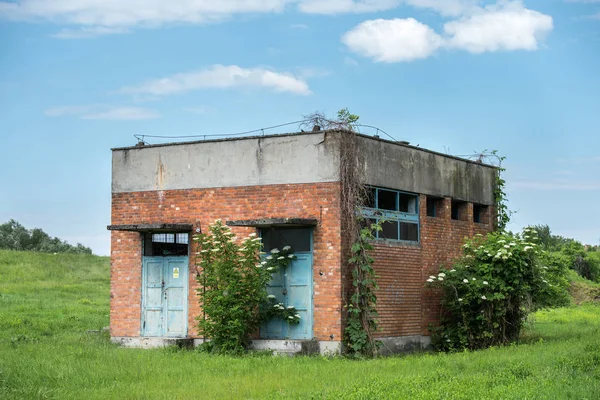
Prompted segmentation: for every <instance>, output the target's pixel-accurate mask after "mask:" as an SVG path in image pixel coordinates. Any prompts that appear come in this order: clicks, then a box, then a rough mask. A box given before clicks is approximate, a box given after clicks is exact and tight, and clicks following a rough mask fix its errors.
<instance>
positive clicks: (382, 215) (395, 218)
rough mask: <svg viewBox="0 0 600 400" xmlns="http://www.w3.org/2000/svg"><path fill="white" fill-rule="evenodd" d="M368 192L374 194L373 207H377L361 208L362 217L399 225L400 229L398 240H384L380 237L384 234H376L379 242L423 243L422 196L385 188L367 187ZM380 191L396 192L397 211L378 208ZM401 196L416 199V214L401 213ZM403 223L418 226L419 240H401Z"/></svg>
mask: <svg viewBox="0 0 600 400" xmlns="http://www.w3.org/2000/svg"><path fill="white" fill-rule="evenodd" d="M367 190H369V191H373V193H374V197H373V205H374V206H375V208H372V207H365V206H363V207H361V208H360V214H361V216H363V217H364V218H365V219H368V220H376V221H378V220H384V221H389V222H397V223H398V227H397V237H398V239H390V238H383V237H380V235H381V233H382V232H374V235H375V238H376V239H377V240H385V241H391V242H399V243H410V244H419V243H421V224H420V219H419V216H420V210H419V201H420V196H419V194H418V193H412V192H405V191H402V190H395V189H388V188H383V187H378V186H367ZM380 190H383V191H386V192H394V193H395V194H396V210H397V211H395V210H394V211H393V210H386V209H382V208H377V207H378V205H379V191H380ZM401 195H405V196H411V197H414V200H415V204H414V210H415V212H414V213H411V212H405V211H400V196H401ZM402 223H406V224H413V225H416V228H417V240H407V239H401V230H402V228H401V224H402Z"/></svg>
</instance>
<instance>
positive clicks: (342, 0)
mask: <svg viewBox="0 0 600 400" xmlns="http://www.w3.org/2000/svg"><path fill="white" fill-rule="evenodd" d="M399 5H400V0H303V1H301V2H300V4H299V5H298V8H299V9H300V11H302V12H304V13H308V14H338V13H367V12H375V11H384V10H390V9H392V8H396V7H398V6H399Z"/></svg>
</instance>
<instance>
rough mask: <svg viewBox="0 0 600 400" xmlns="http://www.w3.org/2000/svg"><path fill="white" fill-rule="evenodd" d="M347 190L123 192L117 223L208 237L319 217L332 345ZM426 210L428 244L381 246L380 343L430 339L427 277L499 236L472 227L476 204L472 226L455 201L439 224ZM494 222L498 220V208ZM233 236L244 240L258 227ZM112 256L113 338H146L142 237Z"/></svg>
mask: <svg viewBox="0 0 600 400" xmlns="http://www.w3.org/2000/svg"><path fill="white" fill-rule="evenodd" d="M339 189H340V186H339V183H320V184H302V185H267V186H253V187H235V188H217V189H193V190H171V191H155V192H135V193H115V194H113V199H112V201H113V207H112V224H113V225H120V224H136V223H192V224H198V223H199V225H200V226H201V227H202V229H203V231H206V229H207V226H208V224H210V223H212V222H213V221H214V220H215V219H217V218H220V219H222V220H223V221H227V220H237V219H258V218H265V217H272V218H285V217H288V218H299V217H302V218H316V219H317V220H319V221H320V222H319V225H318V226H317V227H316V228H315V231H314V235H313V240H314V243H313V246H314V255H313V257H314V258H313V281H314V300H313V307H314V309H313V315H314V324H313V330H314V336H315V337H316V338H317V339H319V340H330V335H334V340H340V339H341V337H342V333H343V332H342V306H343V304H344V302H345V299H343V298H342V293H345V292H346V291H347V290H349V279H348V275H347V274H348V272H346V279H342V278H343V277H342V254H347V251H348V248H349V243H346V242H347V241H343V240H342V233H341V227H340V215H339V212H340V211H339V204H340V191H339ZM426 203H427V202H426V196H424V195H421V196H420V215H421V217H420V226H421V233H420V238H421V243H420V244H415V245H411V244H401V243H397V242H396V243H394V242H376V243H375V251H374V257H375V260H376V262H375V269H376V271H377V273H378V274H379V286H380V289H379V291H378V306H377V309H378V311H379V316H380V331H379V332H378V333H377V335H378V336H379V337H387V336H406V335H419V334H424V335H428V334H429V332H428V331H427V327H428V325H429V323H434V324H435V323H436V322H437V321H438V320H439V293H438V292H437V291H435V290H433V289H430V288H426V287H424V283H425V281H426V279H427V276H429V275H433V274H437V272H438V270H439V267H440V266H442V265H447V264H448V263H449V262H450V261H451V260H452V259H453V258H455V257H457V256H459V255H460V251H461V247H460V246H461V245H462V243H463V240H464V237H467V236H472V235H474V234H475V233H482V234H484V233H486V232H488V231H490V230H492V225H490V224H478V223H473V222H472V221H473V206H472V204H467V207H466V211H467V212H466V215H465V220H464V221H454V220H451V219H450V203H451V200H450V199H449V198H446V199H444V200H443V201H442V203H443V207H441V209H438V211H439V216H436V217H427V212H426ZM488 215H493V210H492V209H491V208H490V210H489V211H488ZM485 220H486V221H489V220H491V218H489V217H488V218H487V219H485ZM233 230H234V232H235V233H236V234H237V235H238V236H244V235H247V234H249V233H251V232H253V231H254V228H243V227H233ZM111 249H112V252H111V311H110V317H111V335H112V336H139V334H140V319H141V309H140V303H141V258H142V255H141V235H140V234H139V233H135V232H116V231H113V232H112V242H111ZM192 262H193V257H190V275H189V296H188V309H189V320H188V334H189V336H193V337H195V336H197V332H196V330H195V326H196V320H195V318H196V317H197V316H199V315H200V312H201V310H200V306H199V305H198V301H197V300H198V298H197V296H195V289H196V288H197V287H198V286H197V283H196V280H195V270H194V268H193V265H192ZM321 273H322V274H321ZM342 283H344V287H342Z"/></svg>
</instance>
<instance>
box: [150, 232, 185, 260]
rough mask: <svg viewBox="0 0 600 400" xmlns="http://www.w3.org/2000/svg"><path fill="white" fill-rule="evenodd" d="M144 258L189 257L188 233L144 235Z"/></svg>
mask: <svg viewBox="0 0 600 400" xmlns="http://www.w3.org/2000/svg"><path fill="white" fill-rule="evenodd" d="M143 239H144V256H145V257H161V256H162V257H165V256H187V255H188V246H189V234H188V233H175V232H173V233H144V238H143Z"/></svg>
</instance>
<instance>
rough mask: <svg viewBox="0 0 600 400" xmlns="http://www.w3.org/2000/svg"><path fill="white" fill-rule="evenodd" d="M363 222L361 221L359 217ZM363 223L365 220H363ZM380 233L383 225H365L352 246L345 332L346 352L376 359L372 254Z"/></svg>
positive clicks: (375, 277)
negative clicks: (374, 356)
mask: <svg viewBox="0 0 600 400" xmlns="http://www.w3.org/2000/svg"><path fill="white" fill-rule="evenodd" d="M357 219H358V220H359V222H361V219H360V218H357ZM363 222H364V221H363ZM375 231H381V223H380V222H378V223H374V224H366V223H365V225H364V227H363V228H362V229H360V235H359V236H358V238H357V239H356V241H355V242H354V243H352V247H351V254H352V255H351V257H350V259H349V260H348V263H349V264H350V266H351V271H352V291H351V293H352V294H351V295H350V301H349V302H348V303H347V305H346V308H347V311H348V321H347V323H346V329H345V331H344V342H345V344H346V347H347V351H348V353H349V354H352V355H362V356H373V355H375V354H377V349H378V345H377V344H378V342H377V341H376V340H375V339H374V337H373V332H375V331H376V330H377V310H376V308H375V306H376V305H377V296H376V295H375V290H377V289H378V287H379V286H378V285H377V275H376V274H375V270H374V269H373V262H374V261H375V260H374V259H373V257H371V256H370V255H369V253H370V252H371V251H372V250H373V245H372V241H373V240H374V239H375V235H374V234H373V232H375Z"/></svg>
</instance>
